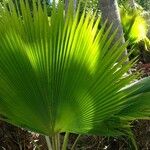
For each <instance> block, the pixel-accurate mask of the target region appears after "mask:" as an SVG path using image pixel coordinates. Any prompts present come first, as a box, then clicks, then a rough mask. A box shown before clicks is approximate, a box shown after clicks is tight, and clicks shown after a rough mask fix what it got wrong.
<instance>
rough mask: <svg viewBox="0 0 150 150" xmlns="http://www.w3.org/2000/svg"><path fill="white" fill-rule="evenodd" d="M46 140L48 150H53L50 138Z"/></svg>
mask: <svg viewBox="0 0 150 150" xmlns="http://www.w3.org/2000/svg"><path fill="white" fill-rule="evenodd" d="M45 139H46V143H47V147H48V150H53V149H52V145H51V141H50V139H49V136H45Z"/></svg>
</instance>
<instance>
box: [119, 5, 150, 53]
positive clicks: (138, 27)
mask: <svg viewBox="0 0 150 150" xmlns="http://www.w3.org/2000/svg"><path fill="white" fill-rule="evenodd" d="M120 14H121V20H122V26H123V29H124V33H125V38H126V39H127V40H130V43H131V44H139V43H141V41H143V42H144V44H145V50H149V49H150V40H149V38H148V37H147V34H148V29H149V25H148V21H147V18H146V17H145V15H146V14H147V12H146V11H144V10H143V8H142V7H141V6H140V5H138V4H136V3H135V8H132V7H130V5H121V6H120Z"/></svg>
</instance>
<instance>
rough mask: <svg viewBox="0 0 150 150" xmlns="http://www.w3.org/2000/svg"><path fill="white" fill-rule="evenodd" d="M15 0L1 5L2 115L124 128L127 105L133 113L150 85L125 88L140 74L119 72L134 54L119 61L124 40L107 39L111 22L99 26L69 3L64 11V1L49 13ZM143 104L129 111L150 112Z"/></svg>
mask: <svg viewBox="0 0 150 150" xmlns="http://www.w3.org/2000/svg"><path fill="white" fill-rule="evenodd" d="M19 2H20V3H19V4H18V3H17V4H16V5H14V4H13V3H12V2H10V3H8V4H5V3H3V4H2V5H3V9H1V11H0V118H1V119H2V120H4V121H6V122H9V123H11V124H14V125H17V126H21V127H24V128H27V129H29V130H32V131H35V132H39V133H42V134H45V135H53V134H55V133H58V132H72V133H80V134H86V133H89V134H101V135H108V136H112V135H122V134H123V135H124V134H129V131H130V130H129V121H130V120H131V119H130V118H131V117H132V111H131V109H130V107H132V106H133V108H134V109H135V111H134V112H133V113H134V114H136V112H137V109H136V108H137V107H140V106H139V105H141V106H143V104H142V103H145V104H147V103H149V99H148V96H147V95H148V93H146V92H150V87H149V86H146V85H145V82H144V83H143V82H142V86H146V87H147V88H146V90H142V89H141V90H140V87H137V88H136V87H135V86H134V87H135V88H134V87H133V88H132V86H131V87H129V88H131V90H128V88H126V86H127V85H129V84H130V83H131V82H133V81H134V79H135V78H136V77H137V75H136V74H135V75H128V76H125V75H124V74H125V73H126V72H127V71H128V70H129V69H130V68H131V67H132V65H133V64H134V60H133V61H131V62H129V63H128V64H126V65H124V63H125V62H126V59H127V57H128V56H126V57H124V58H123V59H122V60H121V61H119V62H118V63H116V62H117V61H118V58H120V56H121V55H122V53H123V52H124V50H125V49H126V46H127V45H128V44H127V43H125V44H123V45H121V43H120V42H119V41H118V42H117V43H116V44H114V45H113V46H111V43H112V41H113V38H114V36H115V33H114V34H113V35H112V36H111V37H110V38H108V36H109V35H110V34H109V33H110V30H111V27H110V28H109V29H108V30H107V31H106V27H105V25H104V26H103V27H102V28H101V29H100V30H99V29H98V26H99V23H100V19H98V20H97V21H95V17H94V16H91V15H90V14H86V13H85V12H83V14H82V16H81V17H79V16H80V15H79V8H78V10H77V13H76V15H75V16H74V12H73V8H72V6H73V5H72V4H71V3H70V7H69V10H68V14H67V16H64V14H65V13H64V6H63V3H62V2H59V3H58V4H57V5H56V4H55V3H53V6H52V15H51V16H48V15H47V9H46V6H45V5H43V4H41V3H40V2H39V1H38V3H37V2H36V1H34V0H33V3H32V7H30V6H29V3H28V1H25V2H24V0H20V1H19ZM16 6H17V7H16ZM105 31H106V32H105ZM116 32H117V31H116ZM122 66H123V67H122ZM147 80H148V82H149V81H150V79H149V78H148V79H147ZM139 90H140V91H141V93H140V92H139ZM136 92H137V93H136ZM142 94H143V99H145V100H144V101H143V99H142V98H141V97H142ZM136 97H138V98H137V101H139V102H137V103H138V106H137V104H135V101H136ZM130 103H131V105H130ZM134 104H135V105H134ZM147 106H148V107H147V108H148V111H146V112H145V111H143V110H142V111H141V112H140V113H139V115H137V116H133V118H134V119H136V118H141V117H146V118H147V117H149V116H150V112H149V108H150V106H149V105H147ZM126 109H129V110H130V111H129V113H128V112H126V111H125V110H126ZM125 117H126V120H124V119H123V118H125Z"/></svg>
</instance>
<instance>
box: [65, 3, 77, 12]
mask: <svg viewBox="0 0 150 150" xmlns="http://www.w3.org/2000/svg"><path fill="white" fill-rule="evenodd" d="M73 2H74V11H75V10H76V7H77V0H73ZM68 5H69V0H65V11H66V12H67V10H68Z"/></svg>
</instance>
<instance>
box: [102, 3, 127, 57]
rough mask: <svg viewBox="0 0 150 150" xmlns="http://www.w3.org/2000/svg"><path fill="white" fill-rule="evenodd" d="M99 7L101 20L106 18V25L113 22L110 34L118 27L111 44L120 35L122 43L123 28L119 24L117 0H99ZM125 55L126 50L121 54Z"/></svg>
mask: <svg viewBox="0 0 150 150" xmlns="http://www.w3.org/2000/svg"><path fill="white" fill-rule="evenodd" d="M99 7H100V10H101V12H102V21H103V22H105V21H106V20H107V22H108V26H110V25H111V23H113V26H112V31H111V33H110V35H112V33H113V32H114V31H115V30H116V29H117V28H118V32H117V34H116V37H115V39H114V41H113V43H112V44H114V43H115V42H116V41H118V40H119V39H120V38H121V37H122V41H121V43H124V42H125V40H124V37H123V29H122V25H121V19H120V13H119V8H118V3H117V0H99ZM125 55H127V50H126V51H125V52H124V54H123V56H125Z"/></svg>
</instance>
